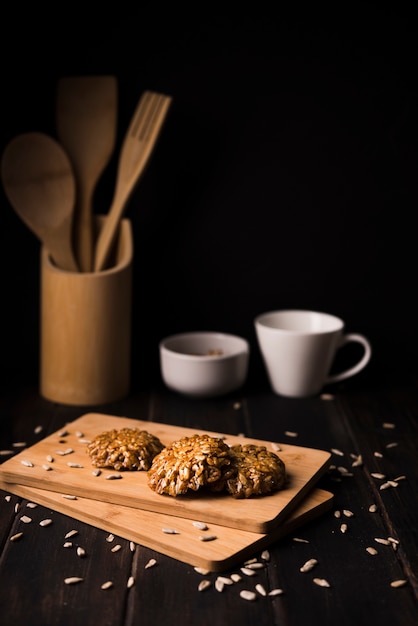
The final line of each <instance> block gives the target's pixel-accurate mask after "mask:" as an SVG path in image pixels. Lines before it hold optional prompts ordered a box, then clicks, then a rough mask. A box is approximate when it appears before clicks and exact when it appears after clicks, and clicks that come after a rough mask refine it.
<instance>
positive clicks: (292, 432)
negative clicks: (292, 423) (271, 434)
mask: <svg viewBox="0 0 418 626" xmlns="http://www.w3.org/2000/svg"><path fill="white" fill-rule="evenodd" d="M284 434H285V435H286V437H298V436H299V434H298V433H295V432H294V431H293V430H285V431H284Z"/></svg>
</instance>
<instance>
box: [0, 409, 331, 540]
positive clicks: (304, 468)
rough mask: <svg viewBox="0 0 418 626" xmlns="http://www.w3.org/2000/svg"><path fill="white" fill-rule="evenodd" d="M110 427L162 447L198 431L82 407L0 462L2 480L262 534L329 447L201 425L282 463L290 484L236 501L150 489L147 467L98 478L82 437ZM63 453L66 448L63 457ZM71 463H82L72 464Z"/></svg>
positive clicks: (307, 482)
mask: <svg viewBox="0 0 418 626" xmlns="http://www.w3.org/2000/svg"><path fill="white" fill-rule="evenodd" d="M113 428H116V429H121V428H139V429H141V430H146V431H148V432H150V433H152V434H153V435H155V436H157V437H159V439H160V440H161V441H162V443H163V444H164V445H168V444H170V443H171V442H173V441H175V440H176V439H179V438H180V437H184V436H191V435H193V434H195V433H196V430H194V429H190V428H183V427H180V426H172V425H169V424H160V423H156V422H147V421H141V420H136V419H132V418H124V417H115V416H112V415H105V414H101V413H87V414H85V415H83V416H82V417H80V418H78V419H77V420H75V421H74V422H71V423H70V424H68V427H67V428H66V434H65V435H64V434H63V432H62V431H57V432H56V433H54V434H52V435H49V436H48V437H45V438H44V439H42V440H41V441H39V442H38V443H36V444H35V445H34V446H32V447H30V448H27V449H25V450H24V451H22V452H20V453H19V454H17V455H15V456H14V457H12V458H11V459H9V460H8V461H6V462H5V463H3V464H2V465H1V466H0V479H1V480H3V481H4V482H5V483H17V484H20V485H25V486H28V487H36V488H39V489H47V490H49V491H55V492H58V493H60V494H69V495H75V496H80V497H84V498H89V499H92V500H96V501H100V502H108V503H110V504H120V505H124V506H129V507H133V508H138V509H143V510H147V511H153V512H156V513H165V514H167V515H171V516H175V517H186V518H188V519H200V520H202V521H205V522H207V523H209V522H211V523H216V524H221V525H223V526H228V527H230V528H238V529H241V530H247V531H250V532H256V533H263V534H266V533H268V532H270V531H271V530H273V529H274V528H275V527H277V525H278V524H280V523H281V522H282V521H283V519H284V518H285V517H286V516H287V515H288V514H289V513H290V512H291V511H292V510H293V509H294V508H295V507H296V506H297V505H298V504H299V503H300V502H301V501H302V500H303V498H304V497H305V496H306V495H307V493H308V492H309V491H310V490H311V489H312V487H313V486H314V484H315V483H316V481H317V480H318V479H319V478H320V476H322V475H323V474H324V472H325V471H326V470H327V468H328V466H329V463H330V458H331V453H330V452H327V451H323V450H316V449H311V448H304V447H300V446H293V445H289V444H280V451H277V447H276V444H274V442H269V441H263V440H257V439H250V438H244V437H240V436H233V435H224V434H222V433H215V432H211V431H199V432H198V434H204V433H207V434H209V435H211V436H217V437H223V438H224V439H225V441H226V442H227V443H228V444H230V445H232V444H235V443H256V444H258V445H265V446H266V447H267V449H269V450H272V451H277V453H278V454H279V455H280V457H281V458H282V459H283V461H284V463H285V465H286V470H287V475H288V481H287V484H286V486H285V487H284V488H283V489H282V490H280V491H278V492H276V493H274V494H271V495H269V496H265V497H262V498H248V499H235V498H233V497H232V496H230V495H228V494H213V493H204V492H203V491H199V492H192V493H191V494H190V495H189V494H186V495H183V496H177V497H176V498H174V497H172V496H162V495H159V494H157V493H155V492H154V491H152V490H151V489H150V487H149V486H148V484H147V473H146V472H141V471H135V472H128V471H125V472H121V473H120V475H121V476H122V477H121V479H119V480H108V479H107V478H106V477H107V476H108V475H109V474H114V473H115V472H113V471H112V470H109V471H107V470H104V471H102V473H101V475H100V476H98V477H97V476H94V475H93V474H92V470H93V469H94V467H93V466H92V465H91V462H90V458H89V456H88V454H87V453H86V441H88V440H91V439H93V438H94V437H96V436H97V435H98V434H100V433H102V432H104V431H108V430H111V429H113ZM60 452H61V453H65V452H67V454H64V455H62V454H61V455H60V454H59V453H60ZM48 455H51V457H52V458H53V459H54V460H53V462H52V463H50V462H48V461H47V457H48ZM28 462H29V464H30V465H31V466H30V467H29V466H28ZM68 463H71V464H78V465H80V466H81V467H77V468H75V467H70V466H69V465H68ZM45 464H47V466H49V467H50V468H51V470H50V471H47V470H46V469H45V468H44V466H45Z"/></svg>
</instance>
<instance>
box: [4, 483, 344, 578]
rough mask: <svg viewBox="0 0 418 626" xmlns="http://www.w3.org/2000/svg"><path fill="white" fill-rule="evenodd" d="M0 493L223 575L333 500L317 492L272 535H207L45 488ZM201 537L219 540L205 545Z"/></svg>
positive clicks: (214, 529) (178, 520) (179, 522)
mask: <svg viewBox="0 0 418 626" xmlns="http://www.w3.org/2000/svg"><path fill="white" fill-rule="evenodd" d="M0 488H1V489H6V490H8V491H9V492H10V493H14V494H16V495H18V496H21V497H23V498H27V499H28V500H31V501H33V502H36V503H38V504H42V505H44V506H47V507H50V508H51V509H53V510H55V511H58V512H60V513H64V514H66V515H69V516H71V517H73V518H74V519H76V520H80V521H82V522H86V523H87V524H90V525H92V526H96V527H97V528H101V529H102V530H106V531H108V532H110V533H113V534H115V535H117V536H120V537H123V538H125V539H128V540H130V541H134V542H135V543H138V544H139V545H142V546H146V547H147V548H152V549H154V550H157V551H158V552H161V553H162V554H166V555H167V556H170V557H172V558H175V559H177V560H179V561H184V562H185V563H189V564H190V565H193V566H194V567H204V568H206V569H209V570H210V571H211V572H218V571H222V570H225V569H227V568H228V567H233V566H235V565H238V564H240V563H243V562H244V560H245V559H248V558H250V557H252V556H254V554H255V553H256V552H257V551H258V550H260V549H263V548H265V547H267V546H269V545H270V544H272V543H273V542H274V541H277V540H278V539H280V538H281V537H284V536H285V535H286V534H288V533H289V532H292V531H294V530H295V529H297V528H299V527H300V526H301V525H303V524H305V523H307V522H308V521H311V520H312V519H314V518H316V517H318V516H319V515H321V514H323V513H324V512H325V511H327V510H329V509H330V508H331V506H332V500H333V495H332V494H331V493H330V492H328V491H324V490H322V489H317V488H314V489H313V490H312V491H311V492H310V493H309V494H308V495H307V496H306V498H305V499H304V500H303V502H301V503H300V504H299V505H298V506H297V507H296V509H295V510H294V511H293V512H292V513H291V514H290V515H289V516H288V517H287V518H286V519H285V520H284V521H283V523H282V524H280V525H279V526H277V527H276V528H275V529H274V530H273V531H272V532H271V533H267V534H260V533H252V532H248V531H245V530H238V529H235V528H229V527H227V526H220V525H219V524H208V525H207V530H204V531H202V530H199V529H198V528H196V527H195V526H193V521H195V520H193V519H185V518H182V517H173V516H170V515H166V514H163V513H153V512H151V511H143V510H139V509H136V508H133V507H127V506H121V505H117V504H109V503H108V502H99V501H97V500H90V499H88V498H77V500H69V499H66V498H63V496H62V495H61V494H58V493H56V492H53V491H48V490H46V489H36V488H35V487H27V486H24V485H16V484H10V483H9V484H7V485H6V484H5V483H2V482H1V481H0ZM199 521H200V520H199ZM163 529H166V530H167V529H171V530H175V531H176V534H169V533H167V532H164V530H163ZM200 537H216V538H215V539H213V540H211V541H203V540H201V539H200Z"/></svg>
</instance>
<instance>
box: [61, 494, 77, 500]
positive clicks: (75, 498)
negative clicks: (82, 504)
mask: <svg viewBox="0 0 418 626" xmlns="http://www.w3.org/2000/svg"><path fill="white" fill-rule="evenodd" d="M62 497H63V498H65V499H66V500H77V496H73V495H71V494H69V493H64V494H63V495H62Z"/></svg>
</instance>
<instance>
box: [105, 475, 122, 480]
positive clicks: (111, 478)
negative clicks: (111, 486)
mask: <svg viewBox="0 0 418 626" xmlns="http://www.w3.org/2000/svg"><path fill="white" fill-rule="evenodd" d="M119 478H122V476H121V474H108V475H107V476H106V480H119Z"/></svg>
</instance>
